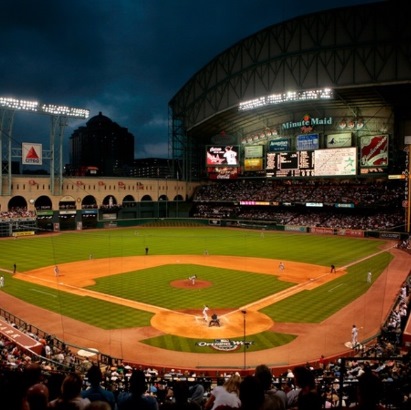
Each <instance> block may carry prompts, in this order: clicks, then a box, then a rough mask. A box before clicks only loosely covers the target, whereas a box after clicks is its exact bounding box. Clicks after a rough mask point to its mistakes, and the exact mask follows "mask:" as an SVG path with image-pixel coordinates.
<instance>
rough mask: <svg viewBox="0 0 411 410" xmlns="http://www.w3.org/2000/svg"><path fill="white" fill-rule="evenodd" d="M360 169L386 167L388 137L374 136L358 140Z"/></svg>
mask: <svg viewBox="0 0 411 410" xmlns="http://www.w3.org/2000/svg"><path fill="white" fill-rule="evenodd" d="M360 164H361V167H385V166H387V165H388V135H374V136H368V137H362V138H361V139H360Z"/></svg>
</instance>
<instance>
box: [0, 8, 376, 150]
mask: <svg viewBox="0 0 411 410" xmlns="http://www.w3.org/2000/svg"><path fill="white" fill-rule="evenodd" d="M363 3H372V1H367V0H362V1H361V0H357V1H355V0H332V1H324V0H312V1H307V0H304V1H302V0H254V1H245V0H231V1H227V0H208V1H202V0H116V1H112V0H111V1H110V0H70V1H67V0H65V1H64V0H41V1H33V0H24V1H21V0H3V1H2V3H1V9H0V10H1V12H0V33H1V40H2V41H1V43H2V44H1V52H0V96H2V97H14V98H18V99H27V100H39V101H41V102H44V103H50V104H60V105H69V106H74V107H79V108H88V109H89V110H90V116H94V115H97V114H98V113H99V112H100V111H101V112H102V113H103V114H104V115H106V116H108V117H109V118H111V119H112V120H113V121H115V122H117V123H118V124H119V125H121V126H122V127H126V128H128V130H129V131H130V132H131V133H132V134H133V135H134V137H135V157H136V158H146V157H162V158H166V157H167V156H168V152H167V147H168V102H169V101H170V100H171V98H172V97H173V96H174V95H175V94H176V93H177V91H178V90H179V89H180V88H181V87H182V86H183V85H184V84H185V83H186V82H187V81H188V80H189V79H190V78H191V77H192V76H193V75H194V74H195V73H196V72H197V71H199V70H200V69H201V68H202V67H203V66H204V65H206V64H207V63H208V62H209V61H210V60H211V59H213V58H214V57H215V56H216V55H218V54H219V53H221V52H223V51H224V50H226V49H227V48H229V47H231V46H232V45H234V44H235V43H237V42H239V41H240V40H242V39H244V38H246V37H248V36H250V35H252V34H254V33H256V32H257V31H260V30H261V29H264V28H266V27H268V26H270V25H273V24H276V23H280V22H282V21H286V20H289V19H291V18H293V17H297V16H299V15H304V14H308V13H314V12H316V11H319V10H325V9H329V8H336V7H342V6H349V5H353V4H363ZM84 124H85V121H84V120H81V121H77V120H70V122H69V126H68V127H67V128H66V130H65V146H64V152H65V157H67V158H68V143H67V141H68V138H69V137H70V135H71V133H72V131H73V130H74V129H76V128H77V127H78V126H80V125H84ZM49 132H50V119H49V117H47V116H42V115H34V114H28V113H20V112H18V113H16V115H15V120H14V126H13V145H14V146H16V147H17V146H19V145H20V144H21V142H40V143H43V144H45V146H43V149H47V148H48V141H49Z"/></svg>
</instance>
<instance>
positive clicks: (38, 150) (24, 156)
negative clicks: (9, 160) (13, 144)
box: [21, 142, 43, 165]
mask: <svg viewBox="0 0 411 410" xmlns="http://www.w3.org/2000/svg"><path fill="white" fill-rule="evenodd" d="M21 163H22V164H23V165H42V164H43V148H42V144H33V143H31V142H23V143H22V144H21Z"/></svg>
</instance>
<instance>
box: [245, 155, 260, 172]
mask: <svg viewBox="0 0 411 410" xmlns="http://www.w3.org/2000/svg"><path fill="white" fill-rule="evenodd" d="M262 169H263V159H262V158H245V159H244V171H261V170H262Z"/></svg>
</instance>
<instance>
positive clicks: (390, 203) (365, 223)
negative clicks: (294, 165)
mask: <svg viewBox="0 0 411 410" xmlns="http://www.w3.org/2000/svg"><path fill="white" fill-rule="evenodd" d="M403 199H404V192H403V190H402V189H401V187H400V186H399V185H398V184H397V183H392V182H389V181H388V182H387V181H380V182H373V183H370V182H358V181H357V182H355V183H353V182H349V181H339V182H324V181H318V182H316V181H304V182H301V181H266V180H265V181H260V180H242V181H229V182H228V183H218V184H209V185H204V186H201V187H200V188H199V189H198V190H197V191H196V194H195V196H194V199H193V202H194V204H193V208H192V212H191V216H193V217H195V218H209V219H212V218H215V219H236V220H240V221H241V220H248V221H260V222H261V221H267V222H270V223H274V224H277V225H299V226H307V227H313V226H315V227H326V228H335V229H338V228H343V229H361V230H392V229H397V230H399V231H400V230H403V229H404V215H405V213H404V209H403V208H402V201H403ZM246 201H247V202H248V203H247V204H245V203H244V202H246ZM253 201H255V202H257V203H253ZM241 202H243V203H241ZM258 202H259V203H260V204H259V203H258ZM262 202H264V203H265V205H262V204H261V203H262Z"/></svg>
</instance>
